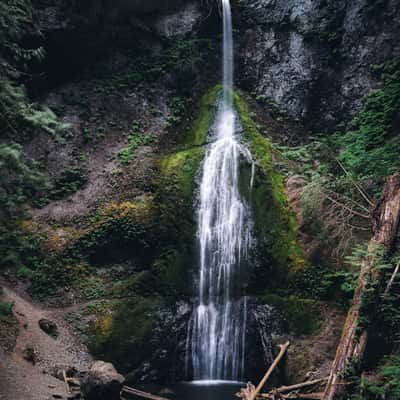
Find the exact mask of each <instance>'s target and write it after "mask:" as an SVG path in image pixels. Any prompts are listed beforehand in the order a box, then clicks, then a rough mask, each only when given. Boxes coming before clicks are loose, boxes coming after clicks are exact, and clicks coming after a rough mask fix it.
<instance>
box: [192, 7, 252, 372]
mask: <svg viewBox="0 0 400 400" xmlns="http://www.w3.org/2000/svg"><path fill="white" fill-rule="evenodd" d="M222 9H223V96H222V99H221V100H220V101H219V104H218V108H217V112H216V117H215V121H214V125H213V127H212V129H211V132H210V144H209V145H208V147H207V150H206V155H205V158H204V161H203V166H202V173H201V183H200V190H199V198H198V202H199V206H198V226H197V239H198V243H199V253H200V254H199V259H200V260H199V264H200V273H199V282H198V290H199V292H198V293H199V299H198V301H199V303H198V306H197V308H196V309H195V311H194V313H193V317H192V321H191V328H190V332H189V333H190V336H189V341H190V346H189V347H190V356H191V361H192V367H193V377H194V379H196V380H202V379H203V380H206V379H207V380H210V379H211V380H212V379H215V380H217V379H218V380H220V379H223V380H237V379H240V378H242V375H243V369H244V353H245V331H246V312H247V310H246V308H247V303H246V297H245V296H243V289H242V286H241V276H240V274H241V269H242V267H243V266H244V265H245V264H246V262H247V260H248V251H249V249H250V247H251V243H252V228H253V226H252V219H251V212H250V208H249V206H248V204H247V203H246V202H245V201H244V199H242V196H241V194H240V192H239V163H240V159H241V158H244V159H246V160H247V162H250V163H252V159H251V154H250V152H249V151H248V149H247V148H246V146H244V145H243V144H242V143H241V142H240V137H239V135H240V129H239V128H240V126H239V124H238V118H237V115H236V112H235V110H234V107H233V97H232V90H233V37H232V18H231V8H230V3H229V0H222Z"/></svg>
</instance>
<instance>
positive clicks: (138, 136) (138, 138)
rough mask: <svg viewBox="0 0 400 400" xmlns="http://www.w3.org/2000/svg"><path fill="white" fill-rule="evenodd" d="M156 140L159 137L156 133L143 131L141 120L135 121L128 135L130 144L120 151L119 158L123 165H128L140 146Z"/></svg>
mask: <svg viewBox="0 0 400 400" xmlns="http://www.w3.org/2000/svg"><path fill="white" fill-rule="evenodd" d="M156 140H157V138H156V137H155V136H154V135H150V134H145V133H143V131H142V129H141V127H140V122H139V121H136V120H135V121H133V123H132V128H131V131H130V132H129V135H128V146H127V147H125V148H123V149H122V150H121V151H120V152H119V153H118V158H119V160H120V161H121V163H122V164H123V165H128V164H129V163H130V162H131V160H132V158H133V157H134V156H135V152H136V150H137V149H138V148H139V147H140V146H146V145H150V144H152V143H154V142H156Z"/></svg>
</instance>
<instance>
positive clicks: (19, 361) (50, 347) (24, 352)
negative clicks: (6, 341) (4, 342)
mask: <svg viewBox="0 0 400 400" xmlns="http://www.w3.org/2000/svg"><path fill="white" fill-rule="evenodd" d="M3 288H4V289H3V293H4V297H3V300H4V301H7V302H10V303H13V304H14V306H13V314H14V316H15V318H16V320H17V321H18V324H19V335H18V337H17V341H16V345H15V348H14V349H13V350H12V351H11V352H9V353H2V354H1V357H0V398H1V399H4V400H10V399H13V400H47V399H56V398H58V399H67V398H69V396H68V394H67V392H66V387H65V383H64V381H63V379H62V371H63V370H65V371H69V372H68V373H69V374H70V373H72V372H73V371H76V372H78V371H79V372H83V371H87V370H88V369H89V367H90V365H91V363H92V359H91V356H90V355H89V354H88V352H87V349H86V348H85V346H84V345H82V344H81V342H80V340H79V339H78V337H77V335H76V334H75V333H74V332H73V331H72V330H71V328H70V327H69V326H68V324H67V323H66V321H65V320H64V315H65V310H64V309H54V308H46V307H43V306H41V305H39V304H33V303H32V301H31V300H29V299H27V298H26V297H25V295H24V293H23V292H22V291H21V290H20V289H18V288H11V287H6V286H3ZM43 319H46V320H49V321H51V322H52V323H54V324H55V325H56V326H57V337H55V336H54V334H53V336H51V335H49V334H48V333H46V332H44V331H43V330H42V329H41V328H40V326H39V321H41V320H43Z"/></svg>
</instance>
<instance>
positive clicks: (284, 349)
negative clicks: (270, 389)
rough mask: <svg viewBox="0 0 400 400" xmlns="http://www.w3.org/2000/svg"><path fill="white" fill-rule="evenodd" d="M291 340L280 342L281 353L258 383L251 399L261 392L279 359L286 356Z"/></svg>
mask: <svg viewBox="0 0 400 400" xmlns="http://www.w3.org/2000/svg"><path fill="white" fill-rule="evenodd" d="M289 345H290V342H286V343H285V344H280V345H279V347H280V348H281V350H280V352H279V354H278V355H277V357H276V358H275V360H274V362H273V363H272V364H271V366H270V367H269V369H268V371H267V373H266V374H265V375H264V377H263V378H262V379H261V381H260V383H259V384H258V386H257V388H256V390H255V391H254V392H253V393H252V394H251V395H250V398H249V400H254V399H255V398H256V397H257V395H258V393H260V390H261V389H262V388H263V387H264V385H265V383H266V382H267V380H268V379H269V377H270V376H271V374H272V372H273V371H274V369H275V367H276V366H277V365H278V363H279V361H280V360H281V358H282V357H283V356H284V354H285V353H286V350H287V348H288V347H289Z"/></svg>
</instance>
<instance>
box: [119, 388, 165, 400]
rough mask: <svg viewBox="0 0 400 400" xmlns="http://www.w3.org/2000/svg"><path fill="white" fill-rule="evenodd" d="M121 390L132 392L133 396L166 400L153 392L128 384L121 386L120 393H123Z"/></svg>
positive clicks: (152, 399) (151, 399)
mask: <svg viewBox="0 0 400 400" xmlns="http://www.w3.org/2000/svg"><path fill="white" fill-rule="evenodd" d="M123 392H126V393H128V394H133V395H135V396H139V397H143V398H145V399H150V400H168V399H166V398H165V397H160V396H156V395H154V394H151V393H147V392H143V391H141V390H138V389H134V388H131V387H129V386H123V387H122V391H121V393H123Z"/></svg>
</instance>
